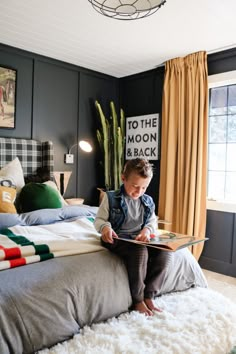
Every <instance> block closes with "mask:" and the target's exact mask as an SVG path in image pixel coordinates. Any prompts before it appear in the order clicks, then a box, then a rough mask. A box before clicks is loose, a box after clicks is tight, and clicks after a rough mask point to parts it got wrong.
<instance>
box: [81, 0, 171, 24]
mask: <svg viewBox="0 0 236 354" xmlns="http://www.w3.org/2000/svg"><path fill="white" fill-rule="evenodd" d="M88 1H89V2H90V3H91V4H92V6H93V7H94V9H95V10H96V11H98V12H99V13H100V14H102V15H104V16H107V17H110V18H114V19H117V20H137V19H139V18H144V17H147V16H150V15H152V14H154V13H155V12H156V11H157V10H159V8H160V7H161V6H162V5H164V4H165V2H166V0H88Z"/></svg>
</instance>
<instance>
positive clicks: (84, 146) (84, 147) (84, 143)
mask: <svg viewBox="0 0 236 354" xmlns="http://www.w3.org/2000/svg"><path fill="white" fill-rule="evenodd" d="M79 147H80V149H81V150H83V151H85V152H91V151H92V150H93V148H92V145H91V144H90V143H89V142H88V141H86V140H80V141H79Z"/></svg>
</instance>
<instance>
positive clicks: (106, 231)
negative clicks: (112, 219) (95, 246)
mask: <svg viewBox="0 0 236 354" xmlns="http://www.w3.org/2000/svg"><path fill="white" fill-rule="evenodd" d="M113 238H118V236H117V234H116V233H115V231H113V230H112V229H111V228H110V227H109V226H105V227H104V228H103V229H102V240H103V241H104V242H107V243H113V242H114V241H113Z"/></svg>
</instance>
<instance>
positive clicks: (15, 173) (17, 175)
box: [0, 157, 25, 193]
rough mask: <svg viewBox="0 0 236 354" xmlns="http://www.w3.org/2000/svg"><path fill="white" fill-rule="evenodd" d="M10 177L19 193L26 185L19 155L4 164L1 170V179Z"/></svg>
mask: <svg viewBox="0 0 236 354" xmlns="http://www.w3.org/2000/svg"><path fill="white" fill-rule="evenodd" d="M1 177H4V179H9V180H10V181H11V182H12V184H13V185H15V186H16V191H17V193H19V192H20V190H21V188H23V187H24V185H25V180H24V173H23V169H22V166H21V163H20V160H19V159H18V157H16V158H15V159H14V160H12V161H11V162H9V163H8V164H7V165H5V166H3V167H2V169H1V170H0V179H2V178H1Z"/></svg>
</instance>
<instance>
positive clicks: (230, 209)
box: [207, 200, 236, 213]
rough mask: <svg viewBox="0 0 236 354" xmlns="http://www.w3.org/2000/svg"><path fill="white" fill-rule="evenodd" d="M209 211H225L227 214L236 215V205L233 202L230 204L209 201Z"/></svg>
mask: <svg viewBox="0 0 236 354" xmlns="http://www.w3.org/2000/svg"><path fill="white" fill-rule="evenodd" d="M207 209H208V210H218V211H224V212H226V213H236V204H235V203H233V202H232V203H230V202H225V201H218V200H207Z"/></svg>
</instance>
